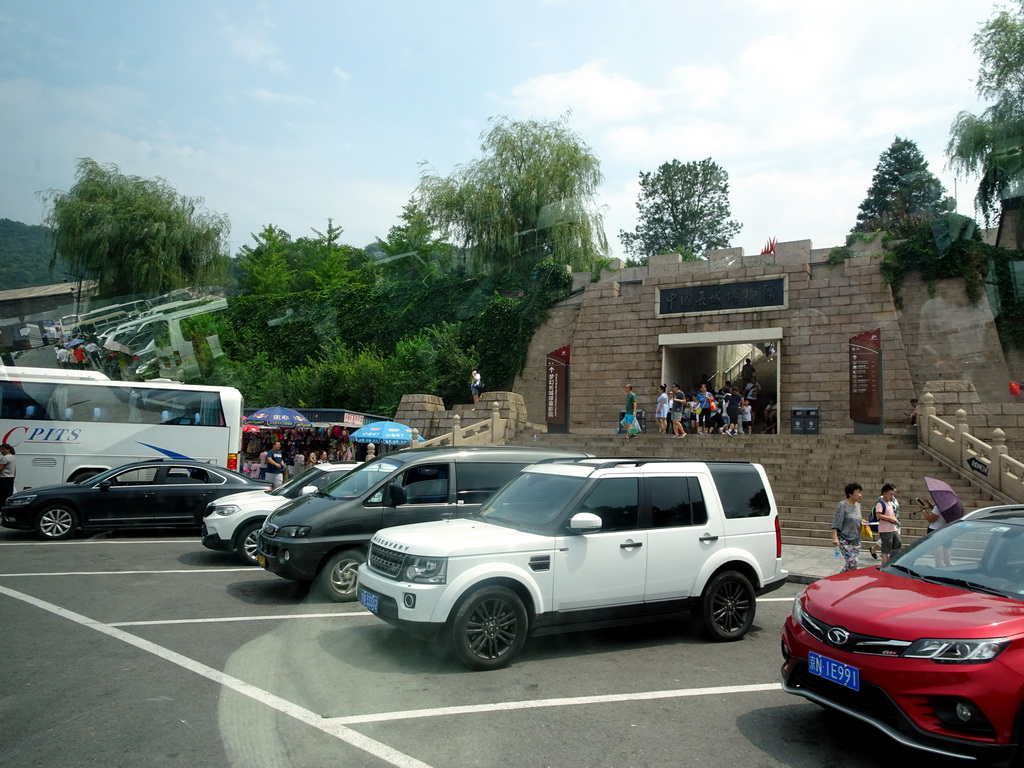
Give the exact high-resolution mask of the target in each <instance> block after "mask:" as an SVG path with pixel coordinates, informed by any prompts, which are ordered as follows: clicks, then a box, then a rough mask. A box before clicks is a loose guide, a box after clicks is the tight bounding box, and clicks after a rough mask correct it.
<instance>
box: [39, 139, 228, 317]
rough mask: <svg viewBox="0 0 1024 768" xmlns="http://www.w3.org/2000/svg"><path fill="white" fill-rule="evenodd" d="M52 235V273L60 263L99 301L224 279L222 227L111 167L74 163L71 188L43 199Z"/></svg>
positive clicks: (171, 194) (189, 200)
mask: <svg viewBox="0 0 1024 768" xmlns="http://www.w3.org/2000/svg"><path fill="white" fill-rule="evenodd" d="M45 200H46V201H47V202H48V203H49V204H50V209H49V211H48V213H47V214H46V217H45V222H46V224H47V225H49V226H50V227H51V229H52V230H53V235H54V254H53V257H52V258H51V260H50V265H51V268H52V267H53V266H54V265H56V264H57V260H58V259H59V258H60V259H63V260H64V262H65V263H66V264H68V266H69V267H70V269H71V271H72V272H73V273H74V274H76V275H78V276H80V277H82V278H88V279H94V280H96V281H97V284H98V288H97V290H98V294H99V296H100V297H110V296H117V295H121V294H129V293H166V292H167V291H170V290H173V289H175V288H184V287H190V286H200V285H209V284H212V283H215V282H218V281H220V280H222V279H224V277H225V275H226V269H227V264H228V255H227V254H228V246H227V235H228V229H229V225H228V220H227V217H226V216H222V215H220V214H216V213H211V212H207V211H203V210H202V204H203V200H202V199H201V198H197V197H185V196H182V195H179V194H178V193H177V192H176V191H175V190H174V188H173V187H171V185H170V184H168V183H167V182H166V181H164V180H163V179H159V178H158V179H143V178H140V177H138V176H125V175H123V174H122V173H121V172H120V171H119V170H118V168H117V166H116V165H113V164H107V165H100V164H99V163H97V162H96V161H95V160H92V159H90V158H83V159H81V160H79V161H78V169H77V171H76V173H75V184H74V185H73V186H72V187H71V189H70V190H68V191H67V192H60V191H50V192H49V193H47V194H46V195H45Z"/></svg>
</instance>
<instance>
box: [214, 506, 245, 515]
mask: <svg viewBox="0 0 1024 768" xmlns="http://www.w3.org/2000/svg"><path fill="white" fill-rule="evenodd" d="M241 511H242V508H241V507H240V506H238V505H237V504H225V505H224V506H223V507H214V508H213V513H214V514H215V515H225V516H226V515H236V514H238V513H239V512H241Z"/></svg>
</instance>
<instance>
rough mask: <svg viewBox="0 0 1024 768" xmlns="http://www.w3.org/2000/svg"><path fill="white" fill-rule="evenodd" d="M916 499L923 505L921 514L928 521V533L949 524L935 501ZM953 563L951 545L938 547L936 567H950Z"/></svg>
mask: <svg viewBox="0 0 1024 768" xmlns="http://www.w3.org/2000/svg"><path fill="white" fill-rule="evenodd" d="M916 501H917V503H918V504H919V505H920V507H921V514H923V515H924V519H925V520H927V521H928V533H934V532H935V531H937V530H939V528H942V527H944V526H945V525H948V523H946V518H944V517H943V516H942V515H940V514H939V508H938V506H937V505H936V504H935V502H934V501H932V500H931V499H927V500H922V499H917V500H916ZM925 535H927V534H925ZM951 565H953V558H952V553H951V552H950V549H949V547H937V548H936V550H935V567H936V568H949V567H950V566H951Z"/></svg>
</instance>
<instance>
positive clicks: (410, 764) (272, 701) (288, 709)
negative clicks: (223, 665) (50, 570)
mask: <svg viewBox="0 0 1024 768" xmlns="http://www.w3.org/2000/svg"><path fill="white" fill-rule="evenodd" d="M0 594H4V595H7V596H8V597H11V598H14V599H15V600H21V601H22V602H24V603H28V604H29V605H33V606H35V607H36V608H40V609H42V610H44V611H48V612H49V613H52V614H54V615H56V616H59V617H61V618H62V619H66V620H68V621H73V622H74V623H76V624H80V625H82V626H84V627H88V628H89V629H94V630H96V631H97V632H100V633H102V634H104V635H108V636H109V637H112V638H114V639H115V640H120V641H121V642H124V643H127V644H128V645H132V646H135V647H136V648H138V649H140V650H143V651H146V652H147V653H151V654H153V655H154V656H156V657H158V658H161V659H163V660H164V661H168V662H170V663H171V664H176V665H177V666H179V667H181V668H183V669H186V670H188V671H189V672H193V673H195V674H197V675H200V676H202V677H205V678H206V679H208V680H211V681H213V682H215V683H217V684H219V685H222V686H224V687H225V688H230V689H231V690H233V691H235V692H237V693H240V694H242V695H243V696H248V697H249V698H250V699H253V700H254V701H257V702H260V703H262V704H265V705H266V706H268V707H270V708H272V709H275V710H277V711H278V712H280V713H282V714H285V715H288V716H289V717H292V718H294V719H296V720H298V721H299V722H301V723H304V724H305V725H308V726H311V727H313V728H316V729H317V730H320V731H323V732H324V733H326V734H328V735H330V736H334V737H335V738H337V739H339V740H341V741H344V742H345V743H346V744H349V745H351V746H353V747H356V748H357V749H361V750H363V751H364V752H368V753H369V754H371V755H373V756H374V757H377V758H379V759H381V760H383V761H385V762H387V763H390V764H391V765H394V766H397V768H430V766H429V765H427V764H426V763H423V762H421V761H419V760H417V759H415V758H414V757H411V756H409V755H406V754H405V753H403V752H399V751H398V750H396V749H393V748H391V747H389V746H387V745H386V744H382V743H380V742H379V741H376V740H374V739H371V738H368V737H367V736H364V735H363V734H361V733H358V732H357V731H353V730H352V729H351V728H347V727H346V726H345V725H344V724H343V723H340V722H333V721H332V720H328V719H325V718H323V717H321V716H320V715H318V714H316V713H315V712H310V711H309V710H308V709H305V708H304V707H300V706H299V705H297V704H294V703H293V702H290V701H288V700H287V699H283V698H281V697H280V696H275V695H274V694H272V693H270V692H269V691H264V690H263V689H261V688H257V687H256V686H254V685H250V684H249V683H246V682H243V681H242V680H239V679H238V678H237V677H232V676H231V675H227V674H225V673H224V672H221V671H220V670H219V669H214V668H213V667H208V666H207V665H205V664H201V663H199V662H198V661H195V660H193V659H190V658H188V657H187V656H182V655H181V654H180V653H175V652H174V651H172V650H169V649H168V648H164V647H163V646H161V645H157V644H156V643H151V642H149V641H148V640H143V639H142V638H140V637H136V636H135V635H131V634H129V633H127V632H123V631H121V630H120V629H117V628H115V627H112V626H110V625H108V624H104V623H102V622H99V621H96V620H95V619H90V618H89V617H87V616H82V615H81V614H79V613H74V612H73V611H69V610H67V609H65V608H61V607H60V606H59V605H54V604H53V603H48V602H46V601H44V600H39V599H37V598H35V597H32V596H31V595H26V594H24V593H22V592H16V591H15V590H13V589H8V588H7V587H2V586H0Z"/></svg>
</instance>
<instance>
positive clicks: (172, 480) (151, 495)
mask: <svg viewBox="0 0 1024 768" xmlns="http://www.w3.org/2000/svg"><path fill="white" fill-rule="evenodd" d="M269 487H270V484H269V483H261V482H259V481H257V480H251V479H250V478H248V477H245V476H243V475H240V474H238V473H237V472H232V471H231V470H229V469H224V468H222V467H214V466H212V465H210V464H204V463H202V462H198V461H181V460H174V459H164V460H160V459H155V460H152V461H136V462H133V463H131V464H125V465H124V466H122V467H117V468H115V469H110V470H107V471H106V472H101V473H100V474H98V475H94V476H93V477H90V478H88V479H87V480H83V481H81V482H79V483H66V484H63V485H47V486H43V487H40V488H32V489H29V490H24V491H20V492H18V493H15V494H13V495H12V496H10V497H8V499H7V502H6V503H5V504H4V506H3V509H2V510H0V517H2V520H0V525H3V527H4V528H14V529H15V530H19V531H35V532H36V536H38V537H39V538H40V539H43V540H45V541H54V540H57V539H67V538H70V537H71V536H73V535H74V534H75V532H76V531H78V530H79V529H82V530H104V531H106V530H112V529H120V528H190V529H198V528H200V527H201V526H202V524H203V514H204V513H205V512H206V505H207V504H209V503H210V502H211V501H214V500H215V499H219V498H220V497H222V496H228V495H230V494H233V493H239V492H241V491H253V490H266V489H267V488H269Z"/></svg>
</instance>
